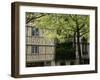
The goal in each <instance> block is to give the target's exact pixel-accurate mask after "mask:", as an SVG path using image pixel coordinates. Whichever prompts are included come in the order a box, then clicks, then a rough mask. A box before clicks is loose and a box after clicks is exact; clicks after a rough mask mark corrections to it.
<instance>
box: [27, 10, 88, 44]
mask: <svg viewBox="0 0 100 80" xmlns="http://www.w3.org/2000/svg"><path fill="white" fill-rule="evenodd" d="M28 21H30V23H34V25H36V26H37V27H39V28H46V29H48V31H46V32H45V33H44V37H47V38H55V39H58V40H59V41H60V42H64V41H65V38H67V37H69V36H70V35H72V36H73V35H74V33H76V32H77V25H78V28H79V33H80V37H83V36H84V37H85V38H87V39H88V38H89V16H88V15H77V14H57V13H52V14H51V13H28V12H27V13H26V22H27V23H28ZM76 22H77V23H76Z"/></svg>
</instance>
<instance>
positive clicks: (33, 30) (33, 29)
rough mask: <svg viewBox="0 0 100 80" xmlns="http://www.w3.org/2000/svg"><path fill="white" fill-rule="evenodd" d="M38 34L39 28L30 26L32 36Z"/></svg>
mask: <svg viewBox="0 0 100 80" xmlns="http://www.w3.org/2000/svg"><path fill="white" fill-rule="evenodd" d="M38 35H39V29H38V28H35V27H33V28H32V36H38Z"/></svg>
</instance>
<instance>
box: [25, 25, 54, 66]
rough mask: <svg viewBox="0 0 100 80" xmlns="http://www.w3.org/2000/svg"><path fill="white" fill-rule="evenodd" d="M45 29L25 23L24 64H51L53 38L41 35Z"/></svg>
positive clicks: (52, 58)
mask: <svg viewBox="0 0 100 80" xmlns="http://www.w3.org/2000/svg"><path fill="white" fill-rule="evenodd" d="M45 30H46V29H41V28H37V27H36V26H33V25H26V55H27V56H26V66H27V67H31V66H32V67H34V66H53V65H55V64H54V54H55V47H54V46H55V44H54V39H48V38H45V37H44V36H43V34H44V33H45Z"/></svg>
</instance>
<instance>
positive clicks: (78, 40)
mask: <svg viewBox="0 0 100 80" xmlns="http://www.w3.org/2000/svg"><path fill="white" fill-rule="evenodd" d="M77 47H78V48H77V49H78V55H79V64H81V47H80V32H79V27H78V26H77Z"/></svg>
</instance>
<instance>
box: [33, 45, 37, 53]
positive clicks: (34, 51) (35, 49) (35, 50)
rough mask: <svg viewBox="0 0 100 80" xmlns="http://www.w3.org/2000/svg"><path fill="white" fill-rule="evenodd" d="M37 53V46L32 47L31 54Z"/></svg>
mask: <svg viewBox="0 0 100 80" xmlns="http://www.w3.org/2000/svg"><path fill="white" fill-rule="evenodd" d="M37 53H39V47H38V46H34V45H33V46H32V54H37Z"/></svg>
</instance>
